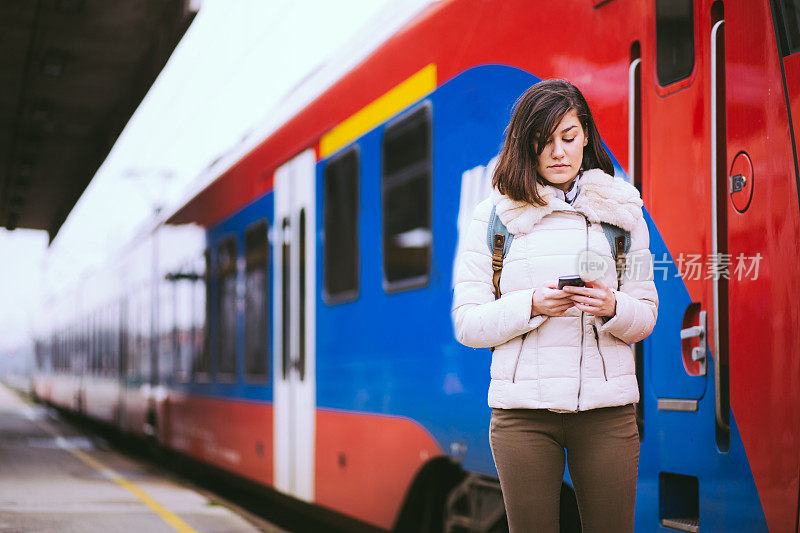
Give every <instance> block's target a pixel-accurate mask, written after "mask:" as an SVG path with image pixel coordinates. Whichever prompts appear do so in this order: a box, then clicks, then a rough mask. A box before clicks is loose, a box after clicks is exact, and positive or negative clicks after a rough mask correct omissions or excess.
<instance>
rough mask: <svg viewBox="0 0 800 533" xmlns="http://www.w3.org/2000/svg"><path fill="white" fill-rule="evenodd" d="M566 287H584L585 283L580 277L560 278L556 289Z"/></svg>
mask: <svg viewBox="0 0 800 533" xmlns="http://www.w3.org/2000/svg"><path fill="white" fill-rule="evenodd" d="M567 285H572V286H573V287H585V286H586V283H585V282H584V281H583V280H582V279H581V277H580V276H577V275H576V276H560V277H559V278H558V288H559V289H563V288H564V287H566V286H567Z"/></svg>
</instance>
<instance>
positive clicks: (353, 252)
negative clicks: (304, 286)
mask: <svg viewBox="0 0 800 533" xmlns="http://www.w3.org/2000/svg"><path fill="white" fill-rule="evenodd" d="M358 167H359V165H358V145H355V146H353V147H352V148H351V149H349V150H347V151H346V152H344V153H342V154H340V155H338V156H336V157H335V158H333V159H331V160H330V161H329V162H328V164H327V165H326V166H325V199H324V204H323V208H324V221H325V222H324V224H325V247H324V266H323V268H324V272H325V273H324V278H325V283H324V288H323V297H324V298H325V301H326V303H328V304H334V303H341V302H348V301H351V300H355V299H356V297H357V296H358V264H359V258H358V188H359V187H358V185H359V183H358V172H359V168H358Z"/></svg>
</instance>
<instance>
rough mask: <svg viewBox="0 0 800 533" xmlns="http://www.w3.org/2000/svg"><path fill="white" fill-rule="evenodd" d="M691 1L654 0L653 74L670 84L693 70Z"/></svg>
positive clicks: (662, 82) (659, 79)
mask: <svg viewBox="0 0 800 533" xmlns="http://www.w3.org/2000/svg"><path fill="white" fill-rule="evenodd" d="M692 14H693V7H692V0H656V74H657V76H658V83H660V84H661V85H662V86H666V85H669V84H671V83H674V82H676V81H678V80H682V79H684V78H688V77H689V75H690V74H691V73H692V68H694V17H693V15H692Z"/></svg>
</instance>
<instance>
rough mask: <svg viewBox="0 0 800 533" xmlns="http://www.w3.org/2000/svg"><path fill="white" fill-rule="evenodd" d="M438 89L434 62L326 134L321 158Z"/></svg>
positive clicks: (321, 148) (320, 148) (322, 140)
mask: <svg viewBox="0 0 800 533" xmlns="http://www.w3.org/2000/svg"><path fill="white" fill-rule="evenodd" d="M434 89H436V64H435V63H430V64H428V65H425V66H424V67H423V68H421V69H420V70H418V71H417V72H415V73H414V74H412V75H411V76H409V77H408V78H406V79H405V80H403V81H402V82H400V83H398V84H397V85H395V86H394V87H392V88H391V89H390V90H388V91H386V92H385V93H384V94H382V95H381V96H379V97H378V98H376V99H375V100H373V101H372V102H370V103H369V104H367V105H366V106H364V107H362V108H361V109H359V110H358V111H356V112H355V113H353V114H352V115H350V116H349V117H348V118H346V119H345V120H343V121H342V122H340V123H339V124H338V125H337V126H335V127H334V128H333V129H331V130H330V131H328V132H327V133H325V134H324V135H323V136H322V138H321V139H320V142H319V156H320V157H327V156H329V155H330V154H332V153H333V152H335V151H336V150H338V149H339V148H341V147H342V146H344V145H345V144H347V143H349V142H351V141H352V140H354V139H357V138H358V137H360V136H361V135H363V134H364V133H366V132H367V131H369V130H371V129H372V128H374V127H375V126H377V125H378V124H380V123H381V122H383V121H385V120H386V119H388V118H389V117H391V116H392V115H394V114H395V113H397V112H398V111H400V110H401V109H404V108H405V107H408V105H409V104H411V103H412V102H414V101H416V100H419V99H420V98H422V97H423V96H425V95H426V94H429V93H431V92H433V90H434Z"/></svg>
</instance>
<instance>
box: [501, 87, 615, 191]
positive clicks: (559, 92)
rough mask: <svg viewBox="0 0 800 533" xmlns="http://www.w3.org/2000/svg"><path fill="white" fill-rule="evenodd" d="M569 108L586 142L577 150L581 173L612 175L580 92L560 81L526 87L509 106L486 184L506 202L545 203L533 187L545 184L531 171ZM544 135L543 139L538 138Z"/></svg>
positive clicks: (536, 188) (612, 169) (537, 187)
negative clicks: (502, 138) (580, 156)
mask: <svg viewBox="0 0 800 533" xmlns="http://www.w3.org/2000/svg"><path fill="white" fill-rule="evenodd" d="M571 109H574V110H575V111H576V112H577V114H578V120H579V121H580V123H581V126H582V127H583V131H584V134H585V135H586V137H587V138H588V139H589V142H588V143H587V144H586V146H585V147H584V149H583V164H582V165H581V166H582V168H583V170H589V169H590V168H599V169H601V170H602V171H604V172H605V173H607V174H611V175H612V176H613V175H614V166H613V165H612V163H611V158H610V157H609V155H608V153H607V152H606V150H605V148H603V144H602V142H601V141H600V134H599V133H598V131H597V127H596V126H595V123H594V118H593V117H592V112H591V111H590V110H589V105H588V104H587V103H586V99H585V98H584V97H583V94H581V92H580V90H578V88H577V87H575V86H574V85H573V84H571V83H570V82H568V81H567V80H563V79H549V80H542V81H540V82H538V83H536V84H534V85H531V86H530V87H529V88H528V90H527V91H525V92H524V93H523V94H522V96H520V97H519V98H518V99H517V101H516V102H515V103H514V109H513V111H512V113H511V120H510V121H509V123H508V126H507V127H506V130H505V136H506V138H505V141H504V142H503V149H502V150H501V152H500V158H499V161H498V162H497V166H496V167H495V169H494V173H493V175H492V185H493V186H494V187H495V188H497V190H499V191H500V192H501V193H503V194H505V195H506V196H508V197H509V198H511V199H513V200H517V201H522V202H529V203H532V204H536V205H545V204H546V203H547V202H546V201H545V200H544V199H542V197H541V196H540V195H539V185H540V184H546V183H547V181H546V180H545V179H544V178H542V177H541V176H540V175H539V173H538V172H537V171H536V163H537V161H538V160H539V155H540V154H541V153H542V151H544V146H545V143H537V142H536V134H537V133H538V134H539V139H544V140H547V139H549V138H550V136H551V135H552V134H553V132H554V131H555V129H556V128H557V127H558V124H559V122H561V119H563V118H564V115H566V114H567V113H569V111H570V110H571ZM545 132H546V135H545V134H544V133H545Z"/></svg>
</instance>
